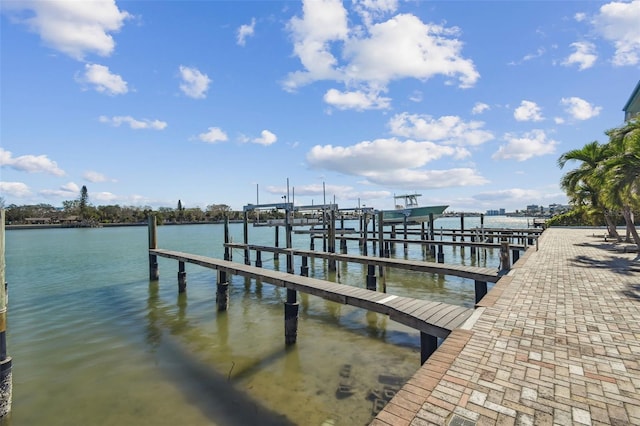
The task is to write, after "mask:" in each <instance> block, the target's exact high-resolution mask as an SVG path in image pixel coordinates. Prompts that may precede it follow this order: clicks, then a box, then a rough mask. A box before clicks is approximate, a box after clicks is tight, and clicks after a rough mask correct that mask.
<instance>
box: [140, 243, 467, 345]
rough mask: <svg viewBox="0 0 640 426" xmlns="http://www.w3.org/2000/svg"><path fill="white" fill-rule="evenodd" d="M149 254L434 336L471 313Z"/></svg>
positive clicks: (199, 259) (207, 260) (172, 254)
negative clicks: (295, 293)
mask: <svg viewBox="0 0 640 426" xmlns="http://www.w3.org/2000/svg"><path fill="white" fill-rule="evenodd" d="M149 254H152V255H156V256H160V257H164V258H168V259H174V260H177V261H179V262H184V263H191V264H195V265H199V266H202V267H205V268H210V269H216V270H219V271H224V272H226V273H228V274H232V275H240V276H243V277H247V278H253V279H256V280H261V281H262V282H266V283H269V284H273V285H276V286H279V287H284V288H287V289H289V290H295V291H300V292H303V293H307V294H311V295H314V296H318V297H321V298H323V299H327V300H331V301H334V302H338V303H343V304H347V305H351V306H356V307H359V308H363V309H367V310H369V311H372V312H377V313H380V314H384V315H388V316H389V318H390V319H392V320H394V321H397V322H399V323H401V324H404V325H406V326H409V327H411V328H414V329H416V330H419V331H420V332H421V333H424V334H427V335H430V336H434V337H440V338H445V337H447V336H448V335H449V333H450V332H451V331H452V330H454V329H456V328H458V327H460V326H461V325H462V324H464V322H465V321H466V320H467V319H468V318H469V317H470V316H471V315H472V313H473V310H472V309H469V308H465V307H462V306H456V305H450V304H447V303H438V302H430V301H427V300H419V299H413V298H409V297H402V296H395V295H389V294H386V293H380V292H377V291H372V290H366V289H362V288H357V287H353V286H348V285H344V284H337V283H333V282H330V281H323V280H319V279H316V278H309V277H304V276H301V275H294V274H288V273H286V272H280V271H273V270H270V269H264V268H259V267H256V266H250V265H244V264H240V263H237V262H230V261H226V260H222V259H216V258H211V257H207V256H200V255H195V254H190V253H183V252H178V251H170V250H163V249H149ZM434 349H435V348H434Z"/></svg>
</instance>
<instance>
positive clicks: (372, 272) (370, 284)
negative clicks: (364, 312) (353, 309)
mask: <svg viewBox="0 0 640 426" xmlns="http://www.w3.org/2000/svg"><path fill="white" fill-rule="evenodd" d="M376 287H377V286H376V267H375V265H367V290H373V291H375V290H376Z"/></svg>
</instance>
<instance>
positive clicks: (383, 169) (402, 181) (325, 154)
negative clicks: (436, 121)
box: [307, 138, 487, 190]
mask: <svg viewBox="0 0 640 426" xmlns="http://www.w3.org/2000/svg"><path fill="white" fill-rule="evenodd" d="M459 152H460V150H459V148H453V147H448V146H441V145H437V144H435V143H433V142H415V141H411V140H409V141H404V142H402V141H399V140H397V139H395V138H392V139H377V140H375V141H373V142H369V141H365V142H360V143H358V144H356V145H353V146H348V147H341V146H332V145H324V146H320V145H317V146H314V147H313V148H312V149H311V150H310V151H309V152H308V153H307V162H308V164H309V165H310V166H311V167H312V168H318V169H326V170H332V171H335V172H339V173H343V174H347V175H352V176H361V177H363V178H365V179H366V181H365V182H364V183H365V184H366V183H370V184H377V185H384V186H393V187H398V188H405V189H408V188H411V189H414V190H415V189H427V188H446V187H454V186H468V185H482V184H484V183H487V180H486V179H485V178H484V177H482V176H481V175H479V174H478V173H477V172H476V171H475V170H473V169H470V168H456V169H450V170H427V169H424V168H423V167H424V166H425V165H426V164H427V163H428V162H430V161H433V160H437V159H439V158H441V157H443V156H456V155H458V154H459Z"/></svg>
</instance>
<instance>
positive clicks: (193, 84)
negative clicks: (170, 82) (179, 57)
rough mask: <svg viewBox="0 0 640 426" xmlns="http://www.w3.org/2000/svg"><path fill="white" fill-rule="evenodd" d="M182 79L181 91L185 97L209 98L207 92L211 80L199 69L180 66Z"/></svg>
mask: <svg viewBox="0 0 640 426" xmlns="http://www.w3.org/2000/svg"><path fill="white" fill-rule="evenodd" d="M180 78H181V79H182V83H180V90H182V92H183V93H184V94H185V95H187V96H189V97H190V98H194V99H203V98H205V97H206V96H207V95H206V92H207V90H209V84H211V79H210V78H209V77H208V76H207V75H206V74H203V73H201V72H200V71H199V70H198V69H197V68H190V67H185V66H183V65H180Z"/></svg>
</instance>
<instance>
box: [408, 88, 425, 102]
mask: <svg viewBox="0 0 640 426" xmlns="http://www.w3.org/2000/svg"><path fill="white" fill-rule="evenodd" d="M422 96H423V95H422V92H421V91H419V90H414V91H413V93H412V94H411V95H410V96H409V100H410V101H411V102H422Z"/></svg>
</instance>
